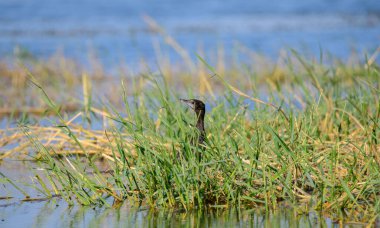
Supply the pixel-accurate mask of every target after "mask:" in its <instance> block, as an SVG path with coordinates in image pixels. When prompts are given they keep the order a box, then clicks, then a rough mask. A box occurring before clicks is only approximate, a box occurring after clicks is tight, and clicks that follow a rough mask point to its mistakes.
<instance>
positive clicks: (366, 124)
mask: <svg viewBox="0 0 380 228" xmlns="http://www.w3.org/2000/svg"><path fill="white" fill-rule="evenodd" d="M379 52H380V49H378V50H377V51H376V52H375V53H371V54H368V55H361V54H357V55H353V56H352V58H350V59H348V60H346V61H342V60H340V59H335V58H334V57H331V56H329V55H327V54H324V53H321V55H320V56H319V57H316V58H314V57H307V56H301V55H299V54H298V53H297V52H295V51H292V50H290V51H286V52H283V53H282V54H281V55H280V57H279V58H278V59H277V60H276V61H273V60H270V59H268V58H265V57H263V56H260V55H255V54H254V53H249V52H247V53H245V54H244V56H245V58H243V59H241V58H240V59H239V58H235V59H233V60H232V61H230V64H229V66H225V61H224V59H223V58H222V57H220V56H222V54H220V53H222V51H221V52H218V53H219V54H220V55H219V54H218V55H216V56H214V58H213V57H208V56H207V57H204V56H202V55H201V54H199V55H198V57H197V61H192V62H190V63H189V62H187V63H185V64H183V65H181V66H179V67H172V66H171V63H170V62H169V61H167V60H165V58H158V59H160V61H158V65H159V66H160V67H159V68H158V69H156V70H151V69H149V68H148V67H147V66H146V65H144V63H143V62H142V63H141V69H143V70H142V71H139V72H143V73H138V74H134V73H133V71H132V70H131V69H129V68H128V67H125V66H120V69H119V70H117V71H116V73H115V72H114V73H113V75H111V74H108V73H107V72H105V71H104V70H103V69H102V68H101V67H100V64H98V63H94V66H96V67H94V69H93V70H92V71H85V70H83V68H81V67H80V66H78V65H76V64H75V63H74V62H73V61H70V60H68V59H65V58H62V57H58V56H56V57H53V58H51V59H49V60H43V61H42V60H36V59H34V58H31V57H24V58H20V59H19V60H18V61H16V62H15V64H14V65H12V64H8V63H3V64H1V65H0V77H1V81H2V83H1V85H0V98H1V99H0V116H1V117H2V118H3V119H5V120H6V122H5V123H4V124H3V128H2V129H1V130H0V135H1V136H0V148H1V151H0V152H1V154H0V159H1V160H2V161H1V162H2V163H5V162H7V161H8V160H12V159H21V160H26V159H27V160H30V159H31V160H33V162H34V163H35V166H37V167H38V169H34V170H30V173H29V174H28V175H30V176H31V178H32V180H33V183H34V184H33V188H35V189H36V190H37V191H38V192H40V193H41V194H43V195H44V196H45V198H47V199H49V198H53V197H61V198H62V199H64V200H65V201H66V202H67V203H68V204H72V205H74V204H80V205H92V206H106V207H111V206H114V207H117V205H119V204H121V203H122V202H124V201H129V202H131V201H133V202H141V203H143V204H145V205H147V206H149V207H152V208H181V209H183V210H191V209H194V208H205V207H207V208H228V207H245V208H259V207H260V208H265V209H266V210H270V209H276V208H279V207H280V206H281V205H282V204H284V203H286V204H290V205H298V206H299V208H300V209H299V213H307V212H308V211H310V210H314V211H318V212H321V213H323V214H328V215H329V216H331V217H333V218H339V217H340V216H345V217H348V218H349V219H350V220H351V221H365V222H367V223H368V224H373V223H375V222H376V220H377V216H378V214H379V213H380V101H379V98H380V96H379V95H380V67H379V65H378V63H377V62H376V59H377V55H378V54H379ZM363 56H364V57H363ZM78 72H80V73H78ZM181 98H198V99H201V100H203V101H204V102H205V103H206V116H205V125H206V126H205V128H206V138H207V140H206V141H207V143H206V144H205V149H202V151H198V152H197V150H200V149H199V148H198V147H197V146H196V145H192V144H191V143H190V142H189V140H188V138H189V137H192V136H191V135H193V134H197V131H196V128H195V126H194V125H193V123H194V122H195V120H196V117H195V116H194V113H193V112H192V111H191V110H189V109H188V108H187V107H186V106H184V105H183V104H182V103H181V102H180V99H181ZM199 152H201V153H202V159H201V160H199V159H197V157H196V156H195V154H196V153H199ZM178 155H179V156H178ZM0 175H1V176H0V179H1V181H2V182H3V183H8V184H10V185H12V186H13V187H14V188H16V189H17V190H18V191H20V192H21V193H22V194H23V195H24V197H25V199H29V198H30V197H33V196H30V195H29V193H28V192H26V191H24V190H23V183H22V182H19V181H17V180H13V179H11V178H8V177H7V176H5V175H3V174H0ZM0 188H3V186H1V187H0ZM10 196H11V195H10ZM1 197H6V196H5V195H4V196H1Z"/></svg>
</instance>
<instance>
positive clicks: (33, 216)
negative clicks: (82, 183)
mask: <svg viewBox="0 0 380 228" xmlns="http://www.w3.org/2000/svg"><path fill="white" fill-rule="evenodd" d="M5 204H6V201H4V200H2V201H0V226H1V227H53V226H56V227H126V226H127V227H335V226H339V225H341V224H342V223H340V224H339V223H334V222H333V221H332V220H331V219H328V218H325V217H319V216H318V215H317V214H316V213H314V212H310V213H308V214H298V213H297V211H296V209H294V208H286V207H282V208H280V209H279V210H277V211H274V212H270V213H266V212H265V210H261V209H251V210H247V209H237V208H231V209H225V208H218V209H215V208H214V209H208V210H194V211H190V212H185V211H182V210H157V209H156V210H152V209H149V208H148V207H138V206H136V205H131V204H128V203H125V204H123V205H122V206H121V207H119V208H93V207H81V206H68V205H67V204H66V203H65V202H64V201H63V200H51V201H47V202H24V203H18V204H16V205H11V206H4V205H5ZM361 225H364V224H346V225H345V227H360V226H361Z"/></svg>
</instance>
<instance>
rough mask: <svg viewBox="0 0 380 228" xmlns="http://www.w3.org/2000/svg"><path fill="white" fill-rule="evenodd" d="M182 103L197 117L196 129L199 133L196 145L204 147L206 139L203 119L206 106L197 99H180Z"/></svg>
mask: <svg viewBox="0 0 380 228" xmlns="http://www.w3.org/2000/svg"><path fill="white" fill-rule="evenodd" d="M181 101H182V102H184V103H186V104H187V105H189V106H190V107H191V108H192V109H193V110H194V112H195V114H196V116H197V122H196V125H195V126H196V128H197V129H198V131H199V136H198V145H202V146H203V145H204V143H205V139H206V131H205V126H204V119H205V114H206V106H205V103H203V101H201V100H197V99H188V100H187V99H181Z"/></svg>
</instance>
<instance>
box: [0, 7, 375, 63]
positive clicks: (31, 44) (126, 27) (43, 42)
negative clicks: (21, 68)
mask: <svg viewBox="0 0 380 228" xmlns="http://www.w3.org/2000/svg"><path fill="white" fill-rule="evenodd" d="M142 15H149V16H150V17H152V18H153V19H155V20H156V21H157V22H158V23H159V24H160V25H161V26H162V27H164V28H165V29H166V31H167V32H168V33H169V34H170V35H172V36H173V37H174V38H175V39H176V40H177V41H178V42H179V43H180V44H181V45H182V46H183V47H184V48H185V49H187V50H189V53H190V55H191V56H192V57H195V54H196V53H197V52H199V50H200V49H203V50H205V53H215V50H216V48H217V47H218V46H223V47H224V48H225V54H226V55H227V56H233V55H234V53H235V52H236V50H237V49H239V48H238V46H239V45H240V46H243V47H248V48H249V49H251V50H253V51H255V52H259V53H264V54H265V55H269V56H273V57H276V56H278V53H279V51H280V50H281V49H282V48H287V47H291V48H295V49H298V50H300V51H301V52H303V53H306V54H311V55H313V56H319V52H320V48H322V49H324V50H325V51H327V52H330V53H332V54H334V55H337V56H339V57H342V58H347V57H348V56H349V55H350V54H351V53H352V51H353V50H358V51H368V52H372V51H374V50H375V49H376V48H377V47H378V45H379V43H380V42H379V41H380V2H379V1H378V0H349V1H347V0H337V1H333V2H331V1H325V0H309V1H305V2H299V1H297V0H284V1H280V2H278V1H276V2H274V1H264V0H260V1H243V0H237V1H224V2H223V3H221V2H219V1H216V0H206V1H201V0H196V1H186V2H183V1H175V0H163V1H159V2H158V1H149V2H147V3H145V2H144V3H143V2H138V1H132V2H127V1H123V0H115V1H112V4H111V3H110V2H109V1H104V0H92V1H88V0H82V1H76V0H34V1H28V0H12V1H9V0H8V1H0V57H5V56H13V54H14V52H15V50H16V49H15V47H16V46H21V47H23V48H26V49H27V50H29V51H30V52H31V53H32V54H33V55H35V56H37V57H47V56H50V55H52V54H53V53H56V51H57V50H63V51H62V52H63V53H64V55H65V56H68V57H71V58H75V59H77V60H80V61H83V62H86V61H85V60H86V59H88V53H89V50H95V52H96V53H97V55H98V57H99V58H100V59H101V61H102V62H103V63H104V64H105V66H106V67H107V68H111V67H113V66H117V65H119V64H120V62H121V61H125V62H127V64H129V65H133V64H135V63H137V62H138V61H139V60H140V59H141V58H145V59H146V60H147V61H148V62H149V63H151V64H152V65H154V64H155V63H156V58H157V56H156V55H155V53H156V51H155V48H154V45H153V43H155V42H158V43H160V44H162V46H161V48H162V50H163V52H165V53H168V54H169V56H170V58H171V59H172V61H173V62H178V61H180V56H179V55H178V54H177V53H175V51H173V49H172V48H170V47H168V46H165V45H163V44H164V41H163V39H162V37H160V36H158V35H156V34H154V33H152V32H151V31H149V29H148V26H147V25H146V23H145V22H144V20H143V19H142ZM238 44H239V45H238ZM16 52H17V51H16ZM243 60H244V59H241V61H243Z"/></svg>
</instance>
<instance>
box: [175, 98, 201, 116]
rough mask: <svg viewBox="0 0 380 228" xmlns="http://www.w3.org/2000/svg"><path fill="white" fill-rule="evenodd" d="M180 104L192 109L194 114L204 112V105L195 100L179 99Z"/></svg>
mask: <svg viewBox="0 0 380 228" xmlns="http://www.w3.org/2000/svg"><path fill="white" fill-rule="evenodd" d="M180 100H181V101H182V102H184V103H186V104H187V105H188V106H190V108H192V109H193V110H194V111H195V112H196V113H198V112H200V111H205V103H203V101H201V100H197V99H188V100H187V99H180Z"/></svg>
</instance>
